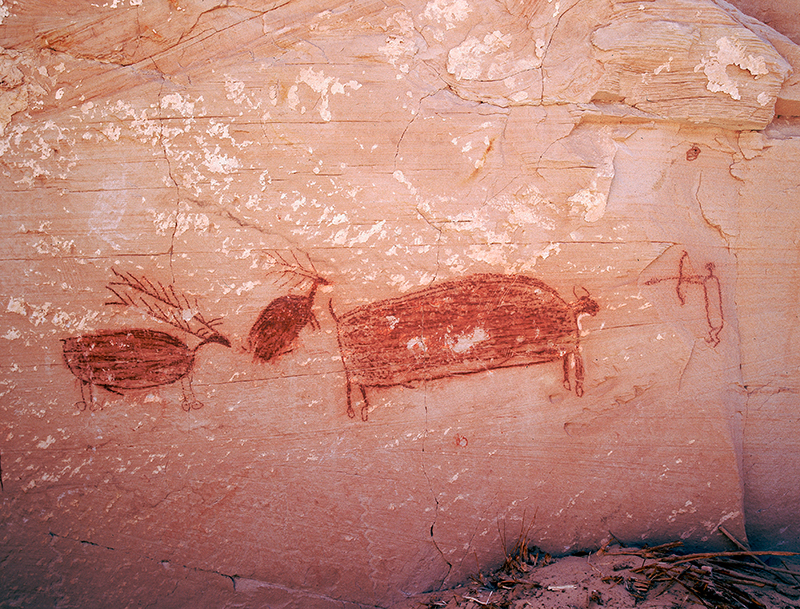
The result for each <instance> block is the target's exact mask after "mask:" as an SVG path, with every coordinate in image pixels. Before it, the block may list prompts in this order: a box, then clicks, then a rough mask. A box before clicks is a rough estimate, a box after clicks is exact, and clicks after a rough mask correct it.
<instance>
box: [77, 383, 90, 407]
mask: <svg viewBox="0 0 800 609" xmlns="http://www.w3.org/2000/svg"><path fill="white" fill-rule="evenodd" d="M80 383H81V401H80V402H75V407H76V408H77V409H78V410H80V411H81V412H83V411H84V410H86V409H87V408H89V410H94V392H93V391H92V384H91V383H87V382H86V381H81V382H80ZM87 388H88V391H89V401H88V402H87V401H86V393H85V391H86V390H87Z"/></svg>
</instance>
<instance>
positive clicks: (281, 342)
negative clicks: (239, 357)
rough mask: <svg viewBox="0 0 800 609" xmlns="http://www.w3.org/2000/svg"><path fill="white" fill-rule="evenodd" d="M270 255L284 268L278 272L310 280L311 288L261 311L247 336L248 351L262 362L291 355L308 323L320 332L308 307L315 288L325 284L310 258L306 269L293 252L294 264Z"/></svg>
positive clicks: (278, 255) (277, 299)
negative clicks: (286, 354) (289, 353)
mask: <svg viewBox="0 0 800 609" xmlns="http://www.w3.org/2000/svg"><path fill="white" fill-rule="evenodd" d="M271 256H272V258H273V260H275V261H276V263H277V264H278V265H279V266H281V267H284V268H283V270H281V271H280V273H281V274H288V275H290V276H291V277H293V278H297V277H299V278H300V279H301V280H310V281H311V289H310V290H309V293H308V294H307V295H289V296H280V297H278V298H276V299H275V300H273V301H272V302H270V303H269V304H268V305H267V306H266V307H265V308H264V309H263V310H262V311H261V313H260V314H259V316H258V319H256V322H255V323H254V324H253V327H252V328H251V329H250V333H249V334H248V336H247V351H249V352H250V353H252V354H253V359H254V360H256V361H257V362H261V363H266V362H269V361H271V360H273V359H275V358H276V357H278V356H279V355H282V354H284V353H288V352H290V351H291V350H292V345H293V344H294V342H295V341H296V340H297V336H298V335H299V334H300V330H302V329H303V328H305V327H306V326H307V325H308V324H309V323H310V324H311V326H312V327H313V328H317V329H319V322H318V321H317V318H316V317H315V316H314V312H313V311H312V310H311V307H312V306H313V304H314V297H315V296H316V293H317V288H318V287H319V286H320V285H328V282H327V281H326V280H325V279H323V278H322V277H320V275H319V273H317V271H316V269H315V268H314V264H313V263H312V262H311V259H310V258H309V259H308V265H309V266H310V269H306V268H305V267H304V266H303V265H302V264H301V263H300V261H299V260H298V259H297V256H296V255H295V254H294V253H292V257H293V258H294V262H292V261H289V260H287V259H286V258H284V257H283V256H281V255H280V254H279V253H277V252H276V253H273V254H271Z"/></svg>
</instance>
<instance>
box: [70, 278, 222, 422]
mask: <svg viewBox="0 0 800 609" xmlns="http://www.w3.org/2000/svg"><path fill="white" fill-rule="evenodd" d="M113 273H114V275H115V277H116V279H115V280H114V281H112V282H111V283H109V285H108V289H109V290H110V291H111V292H112V293H113V294H114V296H115V299H114V300H112V301H110V302H107V303H106V304H109V305H123V306H130V307H135V308H139V309H141V310H143V311H145V312H146V313H147V314H149V315H150V316H151V317H153V318H155V319H157V320H159V321H162V322H164V323H167V324H169V325H171V326H173V327H175V328H177V329H179V330H181V331H183V332H185V333H186V334H192V335H194V336H196V337H197V338H199V339H200V343H199V344H198V345H197V346H196V347H194V348H193V349H190V348H189V346H188V345H187V344H186V343H185V342H183V341H182V340H180V339H178V338H176V337H174V336H173V335H171V334H168V333H166V332H161V331H159V330H150V329H146V328H132V329H126V330H108V331H104V332H97V333H95V334H84V335H82V336H76V337H72V338H65V339H62V341H61V342H62V343H63V353H64V361H65V362H66V364H67V367H68V368H69V370H70V372H72V374H74V375H75V376H76V377H77V378H78V380H80V382H81V401H80V402H77V404H76V406H77V407H78V409H79V410H86V408H87V407H89V408H90V409H93V408H94V403H95V402H94V394H93V388H94V387H95V386H97V387H102V388H103V389H105V390H106V391H110V392H111V393H116V394H122V393H123V392H125V391H128V390H135V389H149V388H152V387H160V386H161V385H168V384H170V383H174V382H176V381H181V386H182V388H183V401H182V406H183V409H184V410H186V411H188V410H191V409H198V408H202V406H203V404H202V403H200V402H199V401H197V399H196V398H195V397H194V393H193V392H192V386H191V380H190V374H191V372H192V369H193V368H194V362H195V354H196V353H197V350H198V349H199V348H200V347H202V346H204V345H207V344H210V343H216V344H220V345H223V346H225V347H230V346H231V343H230V341H229V340H228V339H227V338H226V337H225V336H223V335H222V334H220V333H219V332H218V331H217V330H216V326H217V325H219V323H220V320H219V319H211V320H208V321H207V320H206V319H205V318H204V317H203V315H202V314H201V313H199V312H198V308H199V307H198V303H197V300H196V299H192V300H189V298H187V297H186V296H185V295H183V294H181V293H179V292H177V291H175V289H174V287H173V286H172V285H167V286H164V285H163V284H161V283H160V282H156V283H153V282H151V281H150V280H148V279H147V278H146V277H141V278H139V277H136V276H135V275H132V274H131V273H121V272H119V271H116V270H114V271H113ZM87 391H88V401H87V396H86V392H87Z"/></svg>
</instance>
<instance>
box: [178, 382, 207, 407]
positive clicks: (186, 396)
mask: <svg viewBox="0 0 800 609" xmlns="http://www.w3.org/2000/svg"><path fill="white" fill-rule="evenodd" d="M181 390H182V391H183V399H182V400H181V408H183V409H184V410H185V411H186V412H189V411H190V410H200V409H201V408H202V407H203V403H202V402H201V401H199V400H198V399H197V398H196V397H195V396H194V391H192V379H190V378H188V377H185V376H184V377H182V378H181Z"/></svg>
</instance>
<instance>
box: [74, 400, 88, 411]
mask: <svg viewBox="0 0 800 609" xmlns="http://www.w3.org/2000/svg"><path fill="white" fill-rule="evenodd" d="M75 408H77V409H78V410H80V411H81V412H83V411H84V410H86V402H83V401H81V402H75Z"/></svg>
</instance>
